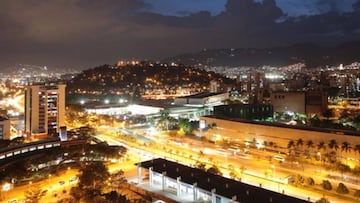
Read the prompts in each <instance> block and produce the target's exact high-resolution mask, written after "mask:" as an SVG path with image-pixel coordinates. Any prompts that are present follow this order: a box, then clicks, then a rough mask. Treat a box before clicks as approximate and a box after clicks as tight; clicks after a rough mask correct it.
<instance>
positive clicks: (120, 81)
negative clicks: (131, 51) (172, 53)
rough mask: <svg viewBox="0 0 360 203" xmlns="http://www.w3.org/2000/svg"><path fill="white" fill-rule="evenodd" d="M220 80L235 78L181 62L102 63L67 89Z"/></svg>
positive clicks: (202, 83)
mask: <svg viewBox="0 0 360 203" xmlns="http://www.w3.org/2000/svg"><path fill="white" fill-rule="evenodd" d="M214 79H215V80H220V81H221V82H222V83H224V84H233V83H234V81H233V80H231V79H228V78H225V77H223V76H221V75H219V74H215V73H211V72H210V73H209V72H205V71H203V70H198V69H194V68H191V67H186V66H183V65H168V64H159V63H150V62H141V63H139V64H136V65H130V64H127V65H123V66H113V65H102V66H99V67H95V68H92V69H88V70H84V71H82V72H81V73H80V74H78V75H77V76H76V77H74V78H73V79H72V80H70V81H69V82H68V84H67V90H68V91H69V92H75V91H79V90H82V91H84V90H85V91H100V92H102V93H105V92H111V91H112V92H113V91H115V90H118V91H120V92H125V91H127V90H130V91H132V90H133V89H134V88H139V89H143V90H145V89H159V88H168V89H173V88H178V87H193V86H194V87H195V86H199V87H201V86H208V85H209V82H210V81H211V80H214Z"/></svg>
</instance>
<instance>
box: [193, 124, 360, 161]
mask: <svg viewBox="0 0 360 203" xmlns="http://www.w3.org/2000/svg"><path fill="white" fill-rule="evenodd" d="M200 119H201V120H205V121H206V125H212V124H213V123H215V124H216V127H215V128H212V129H209V130H208V132H205V133H204V134H206V135H207V136H210V137H211V136H214V135H220V136H223V137H226V138H229V139H232V140H237V141H239V142H246V141H248V142H252V141H253V140H254V138H255V139H256V141H257V142H259V143H263V142H264V141H266V142H274V143H276V145H277V146H279V148H280V149H281V148H282V149H283V151H287V145H288V143H289V141H290V140H293V141H295V142H296V140H298V139H302V140H303V141H304V145H303V148H304V149H306V148H307V146H306V142H307V141H308V140H312V141H313V143H314V146H315V148H312V149H311V150H312V151H317V147H316V145H317V144H318V143H319V142H324V143H325V145H326V146H327V144H328V143H329V141H330V140H331V139H335V140H336V142H337V144H338V146H339V149H338V155H340V154H341V156H343V157H348V158H353V159H358V158H359V154H358V153H356V152H354V150H351V151H350V152H341V144H342V143H343V142H345V141H346V142H348V143H350V144H351V147H352V148H354V147H355V145H357V144H360V136H355V135H347V134H341V133H335V132H334V133H329V132H320V131H311V130H304V129H293V128H285V127H278V126H270V125H261V124H254V123H245V122H238V121H230V120H224V119H218V118H212V117H201V118H200ZM340 152H341V153H340Z"/></svg>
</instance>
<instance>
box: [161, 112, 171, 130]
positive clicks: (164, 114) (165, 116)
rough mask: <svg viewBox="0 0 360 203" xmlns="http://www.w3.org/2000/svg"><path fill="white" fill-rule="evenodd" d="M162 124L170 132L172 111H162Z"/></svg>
mask: <svg viewBox="0 0 360 203" xmlns="http://www.w3.org/2000/svg"><path fill="white" fill-rule="evenodd" d="M160 123H161V124H162V125H163V127H165V129H166V130H169V123H170V111H169V110H167V109H165V110H161V111H160Z"/></svg>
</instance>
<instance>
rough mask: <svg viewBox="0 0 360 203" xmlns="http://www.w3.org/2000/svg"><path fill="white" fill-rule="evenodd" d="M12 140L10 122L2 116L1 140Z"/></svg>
mask: <svg viewBox="0 0 360 203" xmlns="http://www.w3.org/2000/svg"><path fill="white" fill-rule="evenodd" d="M9 139H10V120H9V119H8V118H6V117H4V116H1V115H0V140H9Z"/></svg>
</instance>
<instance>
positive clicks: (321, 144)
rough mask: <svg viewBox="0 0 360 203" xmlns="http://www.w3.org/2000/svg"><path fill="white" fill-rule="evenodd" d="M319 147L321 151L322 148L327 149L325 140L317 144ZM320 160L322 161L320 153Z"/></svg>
mask: <svg viewBox="0 0 360 203" xmlns="http://www.w3.org/2000/svg"><path fill="white" fill-rule="evenodd" d="M317 149H318V150H319V151H320V150H323V151H325V149H326V145H325V142H324V141H320V142H319V144H318V145H317ZM320 161H322V158H321V154H320Z"/></svg>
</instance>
